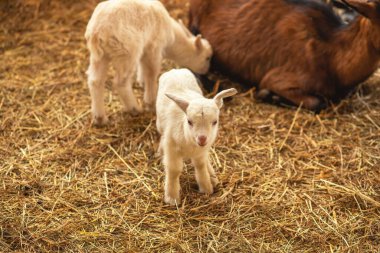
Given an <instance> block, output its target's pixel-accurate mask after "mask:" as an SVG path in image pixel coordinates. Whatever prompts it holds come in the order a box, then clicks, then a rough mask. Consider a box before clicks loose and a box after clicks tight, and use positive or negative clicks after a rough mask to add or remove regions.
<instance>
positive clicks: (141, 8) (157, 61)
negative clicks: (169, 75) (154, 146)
mask: <svg viewBox="0 0 380 253" xmlns="http://www.w3.org/2000/svg"><path fill="white" fill-rule="evenodd" d="M85 37H86V40H87V46H88V49H89V51H90V66H89V68H88V71H87V74H88V85H89V89H90V94H91V100H92V106H91V107H92V114H93V117H94V121H95V124H104V123H106V121H107V116H106V113H105V107H104V91H105V87H104V82H105V78H106V74H107V70H108V66H109V64H110V63H111V64H112V65H113V67H114V68H115V72H116V76H115V82H114V88H115V89H116V90H117V92H118V94H119V96H120V98H121V100H122V103H123V105H124V109H125V111H127V112H128V111H129V112H134V113H137V112H140V111H141V108H140V106H139V105H138V102H137V100H136V98H135V96H134V94H133V90H132V78H133V76H134V73H135V71H136V69H137V66H139V72H140V75H141V78H140V79H142V80H141V81H143V82H144V86H145V92H144V102H145V105H146V107H147V108H148V109H153V107H154V103H155V99H156V94H157V77H158V75H159V73H160V68H161V62H162V59H163V58H168V59H171V60H174V61H175V62H176V63H177V64H179V65H181V66H184V67H187V68H190V69H191V70H193V71H194V72H196V73H200V74H202V73H206V72H207V71H208V69H209V65H210V58H211V55H212V49H211V46H210V44H209V43H208V42H207V41H206V40H205V39H202V38H201V36H197V37H194V36H193V35H191V33H190V32H189V30H187V28H186V27H185V26H184V25H183V24H182V22H180V23H178V22H177V21H175V20H174V19H173V18H171V17H170V16H169V13H168V12H167V10H166V9H165V7H164V6H163V5H162V4H161V3H160V2H159V1H152V0H109V1H105V2H101V3H99V4H98V6H97V7H96V9H95V11H94V13H93V14H92V17H91V19H90V21H89V23H88V25H87V30H86V34H85Z"/></svg>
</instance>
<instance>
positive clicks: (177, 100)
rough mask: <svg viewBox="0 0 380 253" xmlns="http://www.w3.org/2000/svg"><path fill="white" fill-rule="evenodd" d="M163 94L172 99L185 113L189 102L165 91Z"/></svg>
mask: <svg viewBox="0 0 380 253" xmlns="http://www.w3.org/2000/svg"><path fill="white" fill-rule="evenodd" d="M165 95H166V96H167V97H168V98H170V99H171V100H173V101H174V102H175V103H176V104H177V105H178V106H179V108H181V109H182V111H184V112H185V113H186V110H187V107H189V102H187V101H186V100H185V99H183V98H180V97H177V96H176V95H173V94H169V93H166V94H165Z"/></svg>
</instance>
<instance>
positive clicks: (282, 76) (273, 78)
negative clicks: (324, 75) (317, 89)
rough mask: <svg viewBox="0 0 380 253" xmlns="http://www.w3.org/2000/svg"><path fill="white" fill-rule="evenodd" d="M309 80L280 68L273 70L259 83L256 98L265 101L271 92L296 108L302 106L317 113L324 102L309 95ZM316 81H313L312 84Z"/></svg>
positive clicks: (323, 105)
mask: <svg viewBox="0 0 380 253" xmlns="http://www.w3.org/2000/svg"><path fill="white" fill-rule="evenodd" d="M310 80H311V79H310V78H307V77H305V76H303V75H302V74H296V73H291V72H286V71H283V70H282V69H281V68H277V69H273V70H271V71H269V72H268V73H267V74H266V75H265V76H264V78H263V80H262V81H261V83H260V90H259V92H258V93H257V97H258V98H260V99H265V97H266V96H269V95H271V92H273V93H275V94H276V95H278V96H280V97H282V98H284V99H286V100H288V101H290V102H291V103H293V104H295V105H297V106H299V105H301V104H302V106H303V107H304V108H306V109H308V110H312V111H319V110H321V109H323V108H324V107H325V106H326V105H325V103H324V101H322V100H321V99H320V98H318V97H317V96H313V95H311V94H310V91H309V90H307V87H308V85H307V82H310ZM317 81H318V80H313V82H317ZM277 100H278V99H277Z"/></svg>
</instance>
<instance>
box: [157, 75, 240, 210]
mask: <svg viewBox="0 0 380 253" xmlns="http://www.w3.org/2000/svg"><path fill="white" fill-rule="evenodd" d="M236 93H237V91H236V89H228V90H224V91H221V92H220V93H218V94H217V95H216V96H215V97H214V98H213V99H207V98H204V97H203V95H202V91H201V89H200V88H199V86H198V83H197V81H196V79H195V77H194V75H193V74H192V73H191V72H190V71H189V70H187V69H174V70H171V71H169V72H166V73H164V74H163V75H162V76H161V77H160V79H159V88H158V95H157V102H156V112H157V129H158V132H159V133H160V134H161V140H160V147H159V152H160V153H162V152H163V162H164V165H165V174H166V176H165V202H166V203H168V204H170V205H175V203H177V204H179V203H180V184H179V177H180V175H181V172H182V167H183V159H185V158H191V161H192V163H193V165H194V167H195V177H196V180H197V182H198V186H199V190H200V192H202V193H207V194H211V193H213V191H214V187H215V186H216V185H217V184H218V179H217V177H216V175H215V171H214V169H213V167H212V165H211V163H210V160H209V157H208V152H209V149H210V147H211V145H212V144H213V143H214V141H215V138H216V136H217V132H218V120H219V109H220V108H221V107H222V105H223V98H225V97H229V96H232V95H235V94H236Z"/></svg>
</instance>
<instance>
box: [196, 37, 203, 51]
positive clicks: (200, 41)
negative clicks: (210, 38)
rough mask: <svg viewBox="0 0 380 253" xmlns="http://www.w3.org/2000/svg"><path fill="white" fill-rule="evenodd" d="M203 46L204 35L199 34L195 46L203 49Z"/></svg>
mask: <svg viewBox="0 0 380 253" xmlns="http://www.w3.org/2000/svg"><path fill="white" fill-rule="evenodd" d="M202 47H203V45H202V35H200V34H198V35H197V37H195V48H196V49H198V50H201V49H202Z"/></svg>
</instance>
